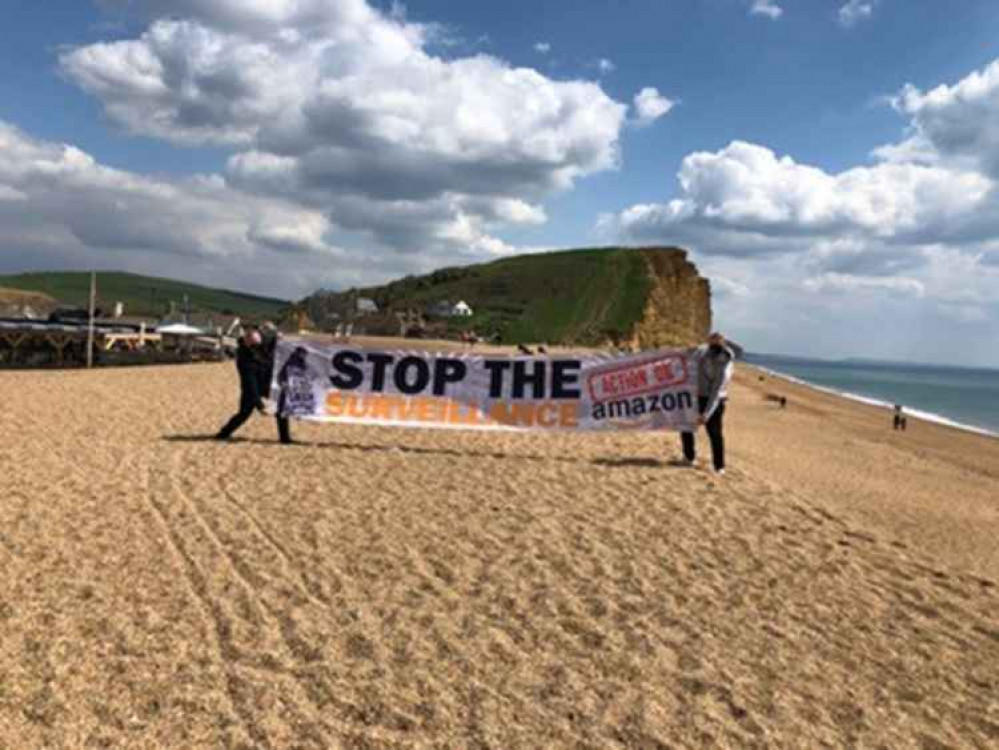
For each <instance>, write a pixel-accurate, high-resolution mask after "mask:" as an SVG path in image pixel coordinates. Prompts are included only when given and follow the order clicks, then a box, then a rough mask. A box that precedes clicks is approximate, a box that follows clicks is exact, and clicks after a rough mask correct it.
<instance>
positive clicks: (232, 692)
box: [142, 454, 273, 750]
mask: <svg viewBox="0 0 999 750" xmlns="http://www.w3.org/2000/svg"><path fill="white" fill-rule="evenodd" d="M150 459H151V457H150ZM176 464H177V455H176V454H175V455H174V457H173V460H172V461H171V466H170V467H169V469H168V470H167V478H168V481H169V477H170V475H171V474H172V473H173V472H175V471H176V470H177V468H178V467H177V466H176ZM153 469H154V465H153V463H152V461H151V460H148V461H147V462H146V464H145V467H144V471H143V473H142V477H143V490H144V492H143V498H144V499H145V500H146V501H147V503H148V505H149V507H150V508H151V509H152V515H153V517H154V519H155V522H156V524H157V525H158V526H159V527H160V530H161V532H162V533H163V535H164V537H165V538H166V540H167V543H168V544H169V546H170V548H171V550H172V551H173V553H174V554H175V555H176V557H177V558H178V559H179V561H180V567H181V569H182V570H183V572H184V577H185V580H186V581H187V585H188V588H189V589H190V590H191V592H192V593H193V594H194V597H195V599H196V600H197V601H198V602H199V604H200V606H201V608H202V609H203V611H204V613H205V614H206V615H207V617H208V619H209V620H210V621H211V626H212V627H211V628H210V630H211V631H213V636H214V644H213V645H214V651H215V653H216V655H217V656H218V661H219V664H220V666H221V668H222V671H223V674H224V678H225V691H226V697H227V699H228V702H229V705H230V706H231V708H232V711H233V714H234V715H235V717H236V719H237V721H238V723H239V726H240V728H241V729H242V730H243V731H244V732H245V733H246V735H247V737H249V738H250V739H251V740H252V741H253V743H254V744H255V746H256V747H261V748H265V750H273V745H271V743H270V740H269V739H268V737H267V734H266V732H265V731H264V729H263V728H262V727H261V726H260V725H259V724H258V723H257V722H256V720H255V719H254V717H253V715H252V714H251V713H250V712H249V711H248V710H247V708H246V706H245V705H244V702H243V699H242V697H241V695H240V692H241V691H240V690H239V686H238V685H237V684H236V677H235V675H234V674H233V669H234V665H235V663H236V662H237V661H238V660H239V655H238V653H237V652H236V651H235V649H233V647H232V642H231V638H230V628H229V625H228V622H227V619H226V617H225V615H224V613H222V611H221V609H220V607H219V605H218V603H217V602H216V601H215V600H214V599H213V598H212V596H211V595H210V594H209V591H208V583H207V581H208V578H207V576H206V575H205V572H204V571H203V570H202V569H201V568H200V567H199V566H198V564H197V563H196V562H195V560H194V558H193V557H192V556H191V555H190V554H189V553H188V552H187V551H186V548H185V547H186V545H185V543H184V542H183V539H182V537H181V536H180V535H179V534H178V532H177V529H176V528H175V527H174V526H173V525H172V524H171V523H170V516H169V514H168V513H167V512H166V509H165V507H164V506H163V504H162V503H161V502H160V501H158V500H157V499H156V492H155V491H154V488H153V476H152V473H153ZM223 742H225V745H226V747H227V748H228V749H229V750H236V748H237V747H238V745H236V744H234V743H233V741H232V738H231V737H228V736H223Z"/></svg>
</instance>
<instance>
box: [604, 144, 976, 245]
mask: <svg viewBox="0 0 999 750" xmlns="http://www.w3.org/2000/svg"><path fill="white" fill-rule="evenodd" d="M678 177H679V181H680V187H681V189H682V196H683V197H681V198H679V199H675V200H673V201H670V202H669V203H666V204H663V205H651V206H649V205H641V206H634V207H632V208H631V209H628V210H627V211H625V212H623V213H622V214H621V216H620V222H621V225H622V227H623V228H625V229H629V228H632V227H634V226H641V225H647V226H649V225H651V226H655V227H657V228H659V229H667V228H668V227H669V226H670V225H675V224H699V225H703V226H707V227H718V228H725V229H729V230H734V231H744V232H766V233H770V234H773V235H775V236H778V237H779V236H786V235H816V236H821V235H827V234H835V233H844V232H859V233H861V234H864V235H867V236H872V237H881V238H891V237H899V236H906V237H910V236H911V235H913V234H916V233H927V234H929V233H932V232H934V231H936V230H940V229H942V228H943V226H944V225H946V224H947V223H949V222H953V221H955V220H959V219H962V218H965V217H968V216H971V215H972V214H974V212H975V211H977V210H979V209H981V208H982V207H983V206H984V205H985V203H986V199H987V197H988V196H989V194H990V191H991V189H992V187H993V183H992V182H991V180H989V179H988V178H987V177H985V176H983V175H980V174H978V173H975V172H955V171H950V170H945V169H940V168H934V167H928V166H923V165H918V164H897V163H885V164H880V165H876V166H874V167H856V168H854V169H850V170H847V171H845V172H842V173H840V174H837V175H831V174H828V173H826V172H824V171H822V170H821V169H818V168H816V167H811V166H807V165H803V164H798V163H796V162H795V161H794V160H793V159H791V158H790V157H788V156H784V157H778V156H777V155H776V154H775V153H774V152H773V151H771V150H770V149H768V148H765V147H763V146H758V145H755V144H751V143H744V142H741V141H735V142H733V143H731V144H730V145H729V146H727V147H726V148H724V149H722V150H721V151H718V152H714V153H711V152H697V153H694V154H691V155H690V156H687V157H686V158H685V159H684V160H683V164H682V166H681V168H680V173H679V175H678Z"/></svg>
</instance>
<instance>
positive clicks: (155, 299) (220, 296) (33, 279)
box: [0, 272, 288, 318]
mask: <svg viewBox="0 0 999 750" xmlns="http://www.w3.org/2000/svg"><path fill="white" fill-rule="evenodd" d="M0 287H10V288H12V289H20V290H24V291H30V292H40V293H42V294H47V295H49V296H50V297H54V298H55V299H57V300H59V302H60V303H62V304H64V305H68V306H73V307H80V308H85V307H86V306H87V298H88V295H89V294H90V274H89V273H82V272H69V273H63V272H42V273H22V274H17V275H13V276H0ZM97 294H98V299H99V302H98V305H99V306H100V307H101V308H102V309H103V310H104V311H106V312H109V311H110V310H111V308H112V307H113V306H114V303H115V302H123V303H124V304H125V314H126V315H127V316H130V317H133V316H140V317H153V318H159V317H161V316H163V315H165V314H166V313H168V312H169V311H170V306H171V303H173V304H174V305H175V306H176V309H177V310H182V309H183V305H184V296H185V295H186V296H187V298H188V303H189V305H190V309H191V310H192V311H193V312H205V313H220V314H226V315H230V314H231V315H239V316H242V317H251V318H253V317H260V318H267V317H277V316H278V315H279V314H280V313H281V311H282V310H284V309H285V308H287V307H288V302H285V301H284V300H279V299H273V298H270V297H259V296H256V295H253V294H244V293H242V292H232V291H227V290H224V289H212V288H210V287H204V286H199V285H198V284H189V283H187V282H183V281H174V280H172V279H161V278H156V277H153V276H140V275H138V274H132V273H120V272H108V273H98V274H97Z"/></svg>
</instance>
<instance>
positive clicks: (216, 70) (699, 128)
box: [0, 0, 999, 367]
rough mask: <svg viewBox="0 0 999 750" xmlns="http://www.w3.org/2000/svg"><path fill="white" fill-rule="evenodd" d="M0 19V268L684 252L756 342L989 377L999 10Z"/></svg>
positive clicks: (356, 12)
mask: <svg viewBox="0 0 999 750" xmlns="http://www.w3.org/2000/svg"><path fill="white" fill-rule="evenodd" d="M3 3H4V9H5V11H6V12H5V13H4V16H5V22H4V24H3V25H2V27H0V273H10V272H17V271H26V270H55V269H71V270H85V269H97V270H101V269H105V270H111V269H115V270H129V271H134V272H139V273H148V274H154V275H162V276H169V277H173V278H180V279H186V280H190V281H195V282H199V283H204V284H210V285H215V286H223V287H227V288H233V289H240V290H245V291H251V292H256V293H261V294H267V295H274V296H281V297H284V298H289V299H290V298H299V297H302V296H305V295H306V294H309V293H311V292H312V291H314V290H315V289H317V288H320V287H323V288H333V289H343V288H347V287H350V286H355V285H362V284H373V283H381V282H383V281H388V280H390V279H393V278H397V277H399V276H402V275H405V274H411V273H423V272H427V271H430V270H433V269H435V268H438V267H441V266H447V265H462V264H468V263H476V262H484V261H489V260H494V259H498V258H502V257H507V256H509V255H512V254H516V253H525V252H538V251H543V250H550V249H560V248H571V247H597V246H605V245H606V246H616V245H636V246H637V245H642V246H647V245H671V246H673V245H675V246H680V247H684V248H686V249H688V250H689V251H690V253H691V258H692V260H693V261H694V262H695V263H696V264H697V266H698V268H699V269H700V271H701V273H702V274H703V275H705V276H707V277H708V278H710V279H711V281H712V292H713V308H714V318H715V327H716V328H719V329H721V330H723V331H725V332H726V333H728V334H729V336H730V337H731V338H733V339H734V340H736V341H739V342H740V343H742V344H743V345H744V346H747V347H748V348H750V349H752V350H755V351H761V352H772V353H785V354H797V355H802V356H821V357H829V358H839V357H851V356H856V357H874V358H883V359H896V360H904V361H920V362H936V363H952V364H958V365H968V366H986V367H999V292H997V291H996V289H997V286H999V187H997V185H999V3H997V2H995V0H960V2H954V3H945V2H940V1H939V0H586V2H579V0H572V1H571V2H570V0H530V1H528V0H504V2H502V3H484V2H482V3H480V2H466V3H455V2H452V1H451V0H409V2H407V3H405V4H401V3H398V2H388V1H378V0H49V1H48V2H45V3H39V2H37V0H3Z"/></svg>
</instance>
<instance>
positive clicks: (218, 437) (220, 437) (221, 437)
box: [215, 432, 229, 443]
mask: <svg viewBox="0 0 999 750" xmlns="http://www.w3.org/2000/svg"><path fill="white" fill-rule="evenodd" d="M215 439H216V440H218V441H219V442H220V443H228V442H229V436H228V435H225V434H223V433H221V432H220V433H219V434H218V435H216V436H215Z"/></svg>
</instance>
